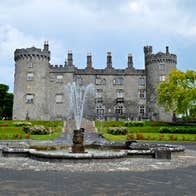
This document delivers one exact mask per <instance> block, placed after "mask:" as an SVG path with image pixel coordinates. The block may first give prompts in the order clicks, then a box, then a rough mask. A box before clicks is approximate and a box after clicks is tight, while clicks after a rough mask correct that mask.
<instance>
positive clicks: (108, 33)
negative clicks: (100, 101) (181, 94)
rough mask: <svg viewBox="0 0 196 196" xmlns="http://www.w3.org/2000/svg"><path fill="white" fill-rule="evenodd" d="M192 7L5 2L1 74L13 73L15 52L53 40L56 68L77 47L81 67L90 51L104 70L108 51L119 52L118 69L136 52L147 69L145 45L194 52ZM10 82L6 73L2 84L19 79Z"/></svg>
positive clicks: (0, 7)
mask: <svg viewBox="0 0 196 196" xmlns="http://www.w3.org/2000/svg"><path fill="white" fill-rule="evenodd" d="M182 2H184V3H182ZM187 2H188V0H186V1H182V0H172V1H171V0H159V1H157V0H123V1H119V0H107V1H105V0H93V1H92V0H82V1H81V0H29V1H26V0H14V1H12V0H1V4H0V13H1V14H0V69H1V70H4V69H5V65H6V66H8V67H11V68H9V69H7V71H6V73H8V72H10V70H12V73H13V72H14V71H13V70H14V66H13V65H14V60H13V53H14V50H15V49H16V48H25V47H31V46H33V45H34V46H36V47H42V43H43V41H44V40H45V39H47V40H49V41H50V47H51V52H52V63H57V64H60V63H61V64H62V63H63V62H64V58H65V55H66V54H65V53H66V51H67V49H69V48H72V49H73V52H76V51H77V52H78V53H77V54H74V58H75V59H74V61H76V65H82V66H83V65H84V63H85V55H86V53H87V51H89V50H92V52H93V53H95V54H96V56H95V61H96V64H97V65H98V66H97V67H100V66H102V67H103V66H104V65H105V58H104V56H103V55H104V54H105V52H106V50H113V54H116V56H117V57H116V59H115V56H114V60H115V62H116V64H117V65H120V64H122V58H120V57H119V56H121V55H126V54H127V53H128V52H132V53H133V54H134V56H136V58H134V61H136V64H138V65H140V67H141V66H143V61H142V60H141V59H143V56H142V55H143V54H142V51H141V47H143V45H144V44H153V45H154V46H156V47H157V48H158V49H161V48H162V47H163V45H165V44H168V43H169V44H170V45H173V46H174V45H175V47H173V48H180V49H181V48H182V49H183V47H182V46H183V45H186V44H189V47H191V45H193V44H194V43H195V41H194V40H196V39H195V38H196V14H195V9H193V7H194V3H193V2H191V3H190V4H189V3H187ZM195 5H196V4H195ZM179 40H180V41H179ZM130 49H131V50H132V51H130ZM190 50H191V49H190ZM138 51H141V53H138ZM134 52H135V53H134ZM181 54H183V52H182V51H181ZM182 60H183V59H182ZM123 61H124V60H123ZM123 63H124V62H123ZM125 63H126V62H125ZM183 64H185V63H184V62H183ZM119 67H120V66H119ZM1 70H0V72H2V71H1ZM9 77H10V78H7V79H6V77H5V76H4V74H1V78H0V79H1V80H3V81H9V80H13V79H11V76H9Z"/></svg>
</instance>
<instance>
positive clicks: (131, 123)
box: [124, 121, 145, 127]
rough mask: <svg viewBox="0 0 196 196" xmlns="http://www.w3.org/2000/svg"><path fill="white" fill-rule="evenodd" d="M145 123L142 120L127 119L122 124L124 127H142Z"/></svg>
mask: <svg viewBox="0 0 196 196" xmlns="http://www.w3.org/2000/svg"><path fill="white" fill-rule="evenodd" d="M144 125H145V122H144V121H128V122H125V124H124V126H126V127H143V126H144Z"/></svg>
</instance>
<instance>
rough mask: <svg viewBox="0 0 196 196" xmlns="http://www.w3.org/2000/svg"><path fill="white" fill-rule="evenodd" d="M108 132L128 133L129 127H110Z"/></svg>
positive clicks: (113, 133)
mask: <svg viewBox="0 0 196 196" xmlns="http://www.w3.org/2000/svg"><path fill="white" fill-rule="evenodd" d="M107 133H108V134H112V135H127V133H128V131H127V128H124V127H110V128H108V129H107Z"/></svg>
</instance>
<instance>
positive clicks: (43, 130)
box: [23, 125, 53, 135]
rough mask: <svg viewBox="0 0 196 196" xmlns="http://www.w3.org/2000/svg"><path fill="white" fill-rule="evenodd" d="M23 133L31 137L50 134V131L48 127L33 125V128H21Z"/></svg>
mask: <svg viewBox="0 0 196 196" xmlns="http://www.w3.org/2000/svg"><path fill="white" fill-rule="evenodd" d="M23 131H24V132H25V133H27V134H31V135H47V134H50V133H52V132H53V131H52V129H49V128H48V127H44V126H43V125H34V126H31V127H30V126H25V127H23Z"/></svg>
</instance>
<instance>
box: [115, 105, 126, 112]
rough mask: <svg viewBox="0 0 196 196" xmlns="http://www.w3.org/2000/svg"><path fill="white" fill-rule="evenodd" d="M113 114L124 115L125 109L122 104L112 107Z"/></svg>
mask: <svg viewBox="0 0 196 196" xmlns="http://www.w3.org/2000/svg"><path fill="white" fill-rule="evenodd" d="M114 110H115V113H116V114H118V115H123V114H124V113H125V107H124V105H123V104H122V103H119V104H117V105H116V106H115V107H114Z"/></svg>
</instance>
